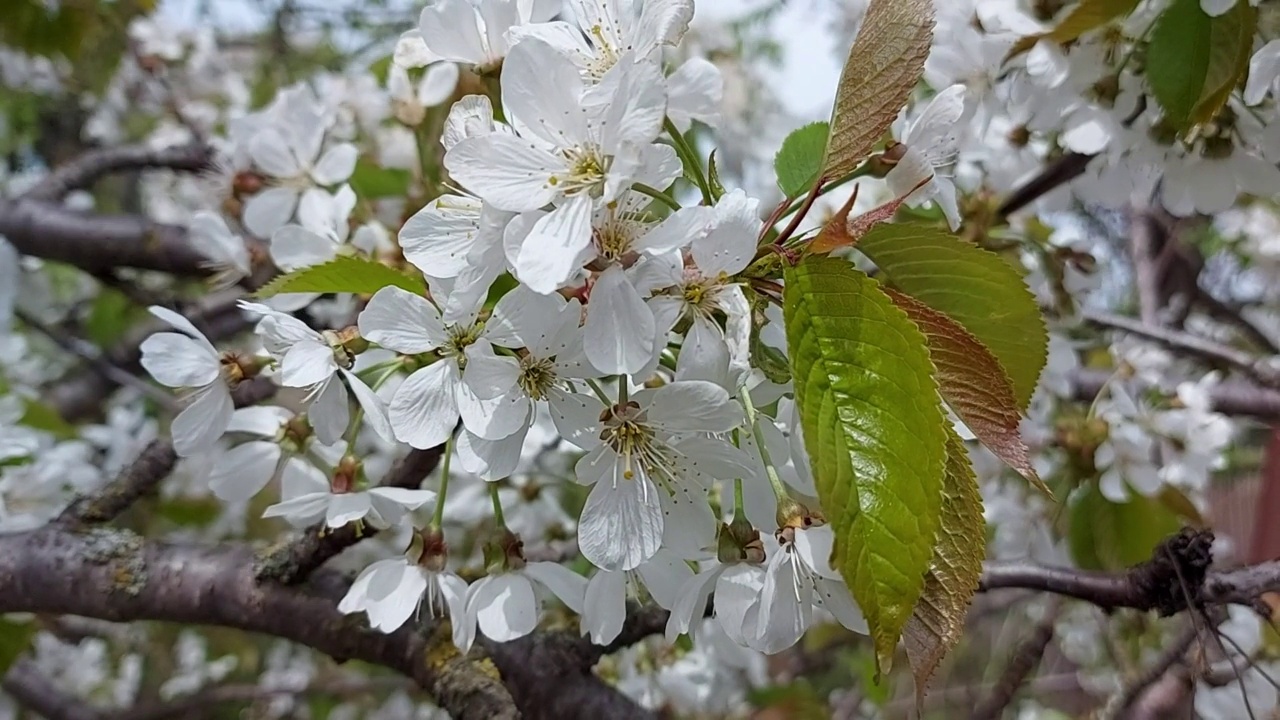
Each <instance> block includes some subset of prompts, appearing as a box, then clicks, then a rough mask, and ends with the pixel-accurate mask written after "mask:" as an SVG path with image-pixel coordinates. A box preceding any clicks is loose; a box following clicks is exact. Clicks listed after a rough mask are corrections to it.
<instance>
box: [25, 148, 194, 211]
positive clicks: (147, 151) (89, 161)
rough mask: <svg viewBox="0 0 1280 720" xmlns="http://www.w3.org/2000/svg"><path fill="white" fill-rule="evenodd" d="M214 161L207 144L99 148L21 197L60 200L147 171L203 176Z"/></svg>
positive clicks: (45, 179) (79, 158)
mask: <svg viewBox="0 0 1280 720" xmlns="http://www.w3.org/2000/svg"><path fill="white" fill-rule="evenodd" d="M212 160H213V149H212V148H210V147H209V146H208V145H205V144H204V143H190V144H186V145H174V146H171V147H167V148H161V149H155V148H152V147H149V146H147V145H125V146H121V147H108V148H97V149H94V150H90V151H88V152H86V153H84V154H83V155H81V156H79V157H77V158H76V159H74V160H72V161H71V162H68V163H65V164H63V165H60V166H59V167H57V168H56V169H55V170H54V171H53V172H51V173H49V175H48V176H46V177H45V178H44V179H43V180H41V181H40V182H39V183H37V184H36V185H35V186H34V187H32V188H31V189H30V190H28V191H27V192H26V194H24V195H23V196H22V197H23V198H26V199H29V200H61V199H62V198H64V197H66V196H67V194H68V193H70V192H71V191H72V190H78V189H81V188H86V187H89V186H90V185H92V184H93V183H94V182H95V181H97V180H98V179H99V178H101V177H103V176H104V175H109V174H111V173H118V172H126V171H129V170H143V169H146V168H169V169H171V170H182V171H186V172H200V171H201V170H204V169H206V168H207V167H209V163H210V162H211V161H212Z"/></svg>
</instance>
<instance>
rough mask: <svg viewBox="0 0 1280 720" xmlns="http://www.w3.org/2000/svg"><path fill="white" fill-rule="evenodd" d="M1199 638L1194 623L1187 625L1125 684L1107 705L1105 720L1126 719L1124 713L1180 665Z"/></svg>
mask: <svg viewBox="0 0 1280 720" xmlns="http://www.w3.org/2000/svg"><path fill="white" fill-rule="evenodd" d="M1198 637H1200V632H1199V628H1198V627H1197V625H1196V624H1195V623H1188V624H1187V626H1186V627H1184V628H1183V629H1182V631H1181V632H1180V633H1178V636H1177V638H1176V639H1175V640H1174V641H1173V643H1172V644H1170V645H1169V646H1168V647H1167V648H1165V649H1164V651H1163V652H1162V653H1160V657H1159V658H1158V659H1157V660H1156V662H1155V663H1153V664H1152V665H1151V667H1149V668H1147V669H1146V670H1144V671H1142V673H1141V674H1140V675H1138V676H1137V677H1136V678H1134V679H1133V680H1132V681H1130V682H1128V683H1125V686H1124V688H1123V690H1121V692H1120V694H1119V695H1118V696H1117V697H1116V699H1115V700H1114V701H1112V702H1111V703H1109V704H1108V708H1107V709H1108V714H1106V715H1105V717H1106V718H1113V719H1116V720H1118V719H1119V718H1123V717H1127V715H1126V713H1128V712H1129V708H1130V707H1132V706H1133V704H1134V703H1136V702H1137V701H1138V699H1139V698H1140V697H1141V696H1142V695H1143V693H1145V692H1146V691H1147V690H1148V688H1150V687H1151V686H1152V685H1155V684H1156V683H1157V682H1159V681H1160V679H1161V678H1162V677H1164V676H1165V673H1168V672H1169V670H1170V669H1171V668H1173V666H1175V665H1177V664H1179V663H1181V662H1182V661H1183V658H1184V657H1185V656H1186V654H1187V651H1188V650H1190V649H1191V646H1192V645H1194V644H1195V641H1196V638H1198Z"/></svg>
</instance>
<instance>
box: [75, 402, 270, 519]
mask: <svg viewBox="0 0 1280 720" xmlns="http://www.w3.org/2000/svg"><path fill="white" fill-rule="evenodd" d="M276 390H277V388H276V385H275V383H273V382H271V380H269V379H267V378H264V377H258V378H254V379H253V380H251V381H248V382H244V383H241V385H240V386H239V387H237V388H236V390H235V392H234V393H233V395H232V397H233V399H234V400H235V405H236V407H248V406H250V405H256V404H258V403H260V402H262V401H263V400H266V399H267V398H269V397H271V396H272V395H275V393H276ZM177 462H178V454H177V453H175V452H174V450H173V441H172V440H168V439H156V440H152V441H151V444H150V445H147V447H146V448H144V449H143V451H142V453H141V454H140V455H138V457H137V458H136V459H134V461H133V462H132V463H129V465H128V466H127V467H125V468H124V469H123V470H121V471H120V474H119V475H117V476H116V478H115V479H114V480H112V481H111V482H110V483H107V485H106V486H104V487H103V488H101V489H99V490H98V491H97V492H95V493H93V494H92V495H85V496H82V497H80V498H77V499H76V501H75V502H73V503H71V505H69V506H67V508H66V509H65V510H63V511H62V513H61V514H59V515H58V520H57V521H58V522H60V523H64V524H70V525H78V524H81V523H88V524H93V523H104V522H110V521H111V520H114V519H115V518H117V517H119V516H120V514H121V513H123V512H124V511H125V510H128V509H129V507H130V506H132V505H133V504H134V503H136V502H137V501H138V500H140V499H141V498H142V497H143V496H145V495H146V494H147V493H149V492H151V491H152V490H154V489H155V487H156V485H159V484H160V482H161V481H163V480H164V479H165V478H166V477H168V476H169V473H170V472H172V471H173V466H174V465H176V464H177Z"/></svg>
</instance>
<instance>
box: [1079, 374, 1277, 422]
mask: <svg viewBox="0 0 1280 720" xmlns="http://www.w3.org/2000/svg"><path fill="white" fill-rule="evenodd" d="M1108 378H1110V373H1107V372H1105V371H1101V370H1077V371H1076V372H1074V373H1072V376H1071V381H1072V391H1073V394H1074V395H1075V398H1076V399H1077V400H1081V401H1084V402H1090V401H1092V400H1093V399H1094V398H1095V397H1097V395H1098V393H1099V392H1101V390H1102V387H1103V386H1104V385H1105V384H1106V383H1107V380H1108ZM1209 400H1210V402H1211V404H1212V406H1213V409H1214V410H1216V411H1217V412H1220V413H1223V414H1225V415H1245V416H1250V417H1256V418H1260V419H1263V420H1276V419H1277V418H1280V391H1276V390H1269V389H1267V388H1263V387H1259V386H1257V385H1255V384H1254V383H1250V382H1236V381H1227V382H1222V383H1219V384H1217V385H1215V386H1214V387H1213V388H1212V389H1210V391H1209Z"/></svg>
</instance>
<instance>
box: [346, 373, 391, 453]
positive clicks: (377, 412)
mask: <svg viewBox="0 0 1280 720" xmlns="http://www.w3.org/2000/svg"><path fill="white" fill-rule="evenodd" d="M341 373H342V376H343V377H344V378H346V379H347V386H348V387H349V388H350V389H351V394H352V395H355V396H356V402H358V403H360V408H361V409H362V410H364V419H365V420H366V421H367V422H368V423H369V424H370V425H371V426H373V431H374V432H376V433H378V437H380V438H382V439H383V440H386V441H387V442H393V441H394V440H395V432H394V431H393V430H392V429H391V420H390V419H389V418H388V417H387V405H386V403H384V402H383V401H382V398H380V397H378V394H377V393H375V392H374V391H373V388H370V387H369V386H368V385H366V384H365V383H364V381H363V380H361V379H360V378H359V376H357V375H356V374H355V373H353V372H351V371H350V370H342V371H341Z"/></svg>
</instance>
